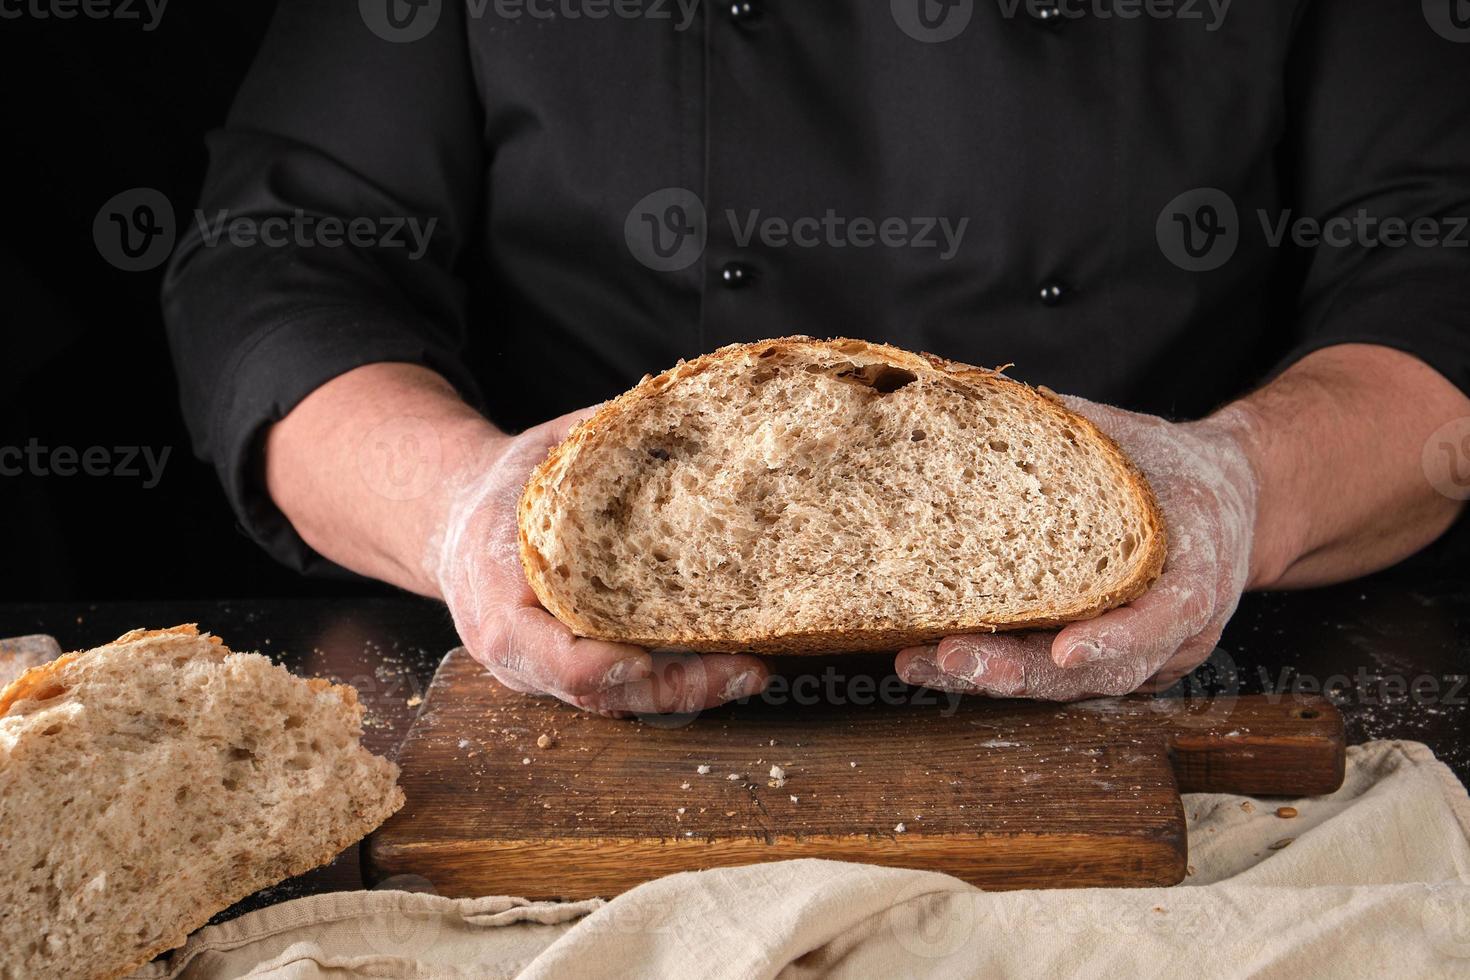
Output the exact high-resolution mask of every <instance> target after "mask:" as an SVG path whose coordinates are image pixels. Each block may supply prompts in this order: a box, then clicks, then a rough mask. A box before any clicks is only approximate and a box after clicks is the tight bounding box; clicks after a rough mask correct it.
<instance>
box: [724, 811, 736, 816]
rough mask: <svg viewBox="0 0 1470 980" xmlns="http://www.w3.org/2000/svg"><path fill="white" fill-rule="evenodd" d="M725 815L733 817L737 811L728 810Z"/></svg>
mask: <svg viewBox="0 0 1470 980" xmlns="http://www.w3.org/2000/svg"><path fill="white" fill-rule="evenodd" d="M725 816H727V817H733V816H735V811H734V810H726V811H725Z"/></svg>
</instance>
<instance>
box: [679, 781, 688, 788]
mask: <svg viewBox="0 0 1470 980" xmlns="http://www.w3.org/2000/svg"><path fill="white" fill-rule="evenodd" d="M679 788H680V789H688V788H689V783H688V782H682V783H680V784H679Z"/></svg>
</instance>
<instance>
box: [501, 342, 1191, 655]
mask: <svg viewBox="0 0 1470 980" xmlns="http://www.w3.org/2000/svg"><path fill="white" fill-rule="evenodd" d="M520 530H521V557H522V562H523V564H524V565H525V569H526V573H527V576H528V578H529V580H530V582H531V585H532V587H533V588H534V589H535V591H536V594H537V596H538V597H539V598H540V600H541V602H542V603H543V604H544V605H545V606H546V607H547V609H549V610H550V611H551V612H552V613H553V614H555V615H556V616H557V617H558V618H560V619H561V620H562V621H563V622H564V623H566V624H567V625H568V626H570V627H571V628H572V629H573V630H575V631H576V632H577V633H579V634H580V635H583V636H590V637H595V638H599V639H607V640H618V641H623V642H630V643H637V644H640V645H643V646H655V647H657V646H673V647H684V648H687V649H693V650H705V651H720V650H731V651H738V650H751V651H756V652H768V653H801V652H813V653H815V652H830V651H838V650H865V649H866V650H886V649H896V648H899V647H902V646H907V645H910V644H913V643H919V642H929V641H932V640H935V639H938V638H939V637H942V636H946V635H950V634H955V633H968V632H983V631H991V630H1001V629H1015V628H1021V627H1041V626H1054V625H1058V624H1061V623H1064V622H1070V621H1073V620H1077V619H1084V618H1087V617H1090V616H1094V615H1097V614H1098V613H1100V612H1103V611H1105V610H1107V609H1110V608H1113V607H1114V606H1117V605H1120V604H1122V603H1124V602H1127V601H1129V600H1130V599H1133V598H1136V597H1137V596H1139V595H1141V594H1142V593H1143V592H1144V591H1145V590H1146V589H1147V588H1148V586H1149V585H1150V584H1151V583H1152V582H1153V580H1154V579H1155V578H1157V577H1158V574H1159V572H1160V570H1161V568H1162V566H1163V557H1164V528H1163V521H1162V517H1161V515H1160V514H1159V511H1158V507H1157V504H1156V503H1155V500H1154V496H1153V493H1152V492H1151V491H1150V489H1149V487H1148V484H1147V483H1146V481H1145V480H1144V478H1143V476H1142V474H1140V473H1139V472H1138V471H1137V469H1136V468H1135V467H1134V466H1133V465H1132V464H1131V463H1130V462H1129V461H1128V460H1127V459H1126V458H1125V457H1124V455H1123V453H1122V452H1121V450H1119V449H1118V447H1117V446H1116V444H1114V443H1113V442H1112V441H1111V440H1110V439H1108V438H1107V437H1106V436H1105V435H1103V434H1102V433H1101V432H1100V431H1099V430H1098V429H1097V428H1096V427H1095V426H1094V425H1093V424H1092V423H1091V422H1089V421H1088V420H1087V419H1085V418H1082V417H1081V416H1079V415H1076V414H1074V413H1072V412H1070V411H1068V410H1067V409H1066V408H1065V407H1063V406H1062V405H1061V404H1059V402H1058V401H1057V400H1055V399H1054V398H1048V397H1046V396H1045V395H1044V394H1043V393H1040V392H1038V391H1036V390H1034V389H1032V388H1030V387H1027V386H1026V385H1024V384H1021V383H1019V382H1016V381H1013V380H1011V379H1009V378H1006V377H1004V376H1002V375H1001V374H999V373H997V372H995V371H988V370H984V369H981V368H975V367H971V366H969V365H964V364H957V363H954V362H950V361H945V360H943V359H941V358H937V357H934V356H932V355H927V354H922V355H921V354H912V353H909V352H907V351H902V350H899V349H897V348H894V347H889V346H884V345H877V344H868V343H865V342H862V341H856V340H831V341H816V340H812V339H810V338H802V337H788V338H782V339H779V340H770V341H763V342H760V343H755V344H745V345H738V346H733V347H726V348H723V349H721V350H719V351H716V352H715V353H713V354H709V355H706V356H704V357H701V358H698V359H696V360H694V361H690V362H688V363H681V364H680V365H678V366H677V367H675V368H673V369H672V370H669V371H666V372H664V373H663V374H660V375H658V376H657V377H653V378H648V379H645V380H644V381H643V382H642V383H640V384H639V385H638V386H637V387H636V388H634V389H633V390H632V391H630V392H628V393H627V394H625V395H623V396H621V397H620V398H618V399H616V400H614V401H612V402H610V403H608V404H607V405H605V406H604V407H603V408H602V409H601V410H600V411H599V412H597V413H596V414H595V415H593V416H592V417H591V418H589V419H588V420H587V421H585V422H583V423H582V424H581V425H580V426H578V427H577V428H576V429H575V430H573V432H572V433H571V435H570V436H569V437H568V438H567V440H566V441H565V442H563V443H562V445H560V446H559V447H557V448H556V449H555V450H553V451H552V453H551V455H550V456H549V457H548V459H547V460H546V461H545V463H543V464H542V465H541V467H540V468H539V469H538V470H537V471H536V472H535V473H534V474H533V475H532V477H531V479H530V480H529V481H528V483H527V486H526V489H525V491H524V493H523V495H522V498H521V504H520Z"/></svg>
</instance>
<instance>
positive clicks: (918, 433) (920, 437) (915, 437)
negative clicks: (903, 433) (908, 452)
mask: <svg viewBox="0 0 1470 980" xmlns="http://www.w3.org/2000/svg"><path fill="white" fill-rule="evenodd" d="M925 436H926V434H925V432H924V430H923V429H915V430H914V431H913V432H910V433H909V442H923V441H924V439H925Z"/></svg>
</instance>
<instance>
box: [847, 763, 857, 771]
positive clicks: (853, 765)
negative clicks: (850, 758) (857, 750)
mask: <svg viewBox="0 0 1470 980" xmlns="http://www.w3.org/2000/svg"><path fill="white" fill-rule="evenodd" d="M848 765H849V766H851V767H852V768H854V769H856V768H857V763H856V762H849V763H848Z"/></svg>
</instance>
